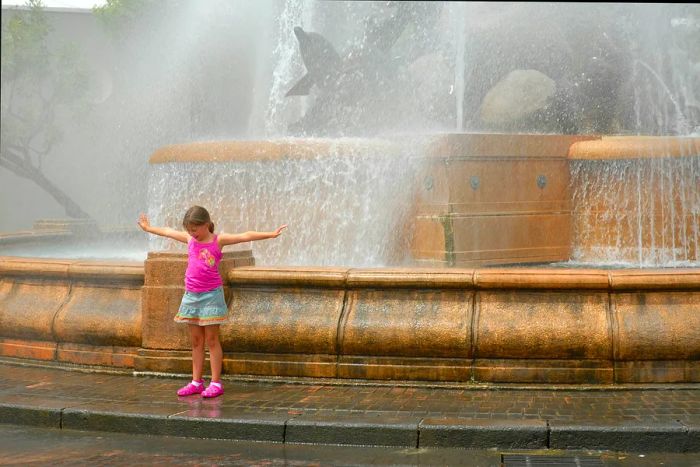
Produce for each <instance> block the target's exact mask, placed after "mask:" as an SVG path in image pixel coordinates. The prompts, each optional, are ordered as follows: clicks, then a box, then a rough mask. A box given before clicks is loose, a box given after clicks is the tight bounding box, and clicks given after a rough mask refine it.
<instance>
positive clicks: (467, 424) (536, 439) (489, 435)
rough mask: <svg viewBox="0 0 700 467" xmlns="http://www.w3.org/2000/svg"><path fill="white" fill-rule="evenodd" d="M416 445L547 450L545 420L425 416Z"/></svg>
mask: <svg viewBox="0 0 700 467" xmlns="http://www.w3.org/2000/svg"><path fill="white" fill-rule="evenodd" d="M418 428H419V430H420V439H419V446H418V447H421V448H423V447H450V448H467V449H489V448H500V449H546V448H547V447H548V446H547V422H546V421H544V420H494V419H488V420H486V419H483V420H482V419H471V418H448V417H446V418H426V419H423V420H422V421H421V423H420V425H419V427H418Z"/></svg>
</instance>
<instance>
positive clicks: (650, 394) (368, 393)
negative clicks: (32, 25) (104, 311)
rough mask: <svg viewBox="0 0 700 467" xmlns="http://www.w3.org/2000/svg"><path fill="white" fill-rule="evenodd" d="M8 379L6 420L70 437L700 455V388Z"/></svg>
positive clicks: (63, 376)
mask: <svg viewBox="0 0 700 467" xmlns="http://www.w3.org/2000/svg"><path fill="white" fill-rule="evenodd" d="M0 374H2V378H0V423H3V424H13V425H15V426H19V425H24V426H34V427H39V428H53V429H55V430H60V431H61V432H69V431H71V430H83V431H103V432H121V433H128V434H132V435H157V436H159V437H165V438H168V437H186V438H200V439H202V440H204V439H207V440H215V439H226V440H238V441H258V442H266V443H272V445H274V446H277V447H279V446H278V445H282V446H293V445H299V444H303V443H313V444H319V445H365V446H389V447H391V449H393V451H391V452H395V451H396V449H400V448H404V449H409V450H411V449H412V450H413V451H412V455H414V454H415V453H418V452H423V451H421V450H422V449H430V450H432V449H435V448H439V449H438V450H439V451H440V449H451V448H470V449H485V448H493V449H501V450H502V449H520V450H549V452H553V451H554V450H581V449H583V450H594V451H613V452H638V453H666V454H665V455H667V456H668V455H671V454H670V453H674V452H675V453H684V452H686V453H700V385H666V386H658V385H657V386H653V387H642V386H622V387H609V386H606V387H585V388H584V387H582V386H576V387H562V386H558V387H550V388H543V387H534V386H530V387H526V386H482V385H469V384H463V385H459V384H454V385H435V384H401V383H392V384H377V383H374V384H368V383H366V382H365V383H362V382H355V384H351V383H352V382H344V384H339V383H338V381H325V380H308V379H307V380H293V381H290V380H270V379H266V380H257V379H253V378H250V379H242V378H235V379H234V378H227V379H225V380H224V383H225V391H226V392H225V394H224V395H223V396H222V397H219V398H216V399H211V400H208V399H202V398H201V397H200V396H190V397H186V398H179V397H177V396H176V395H175V391H176V390H177V389H178V388H179V387H180V386H182V385H183V384H185V383H186V382H187V381H188V379H187V378H173V377H166V376H153V375H150V376H146V375H131V374H112V373H101V372H90V371H69V370H66V369H59V368H55V367H51V366H42V365H30V364H27V363H26V362H18V361H14V360H11V359H4V360H2V361H0ZM110 436H111V435H110ZM176 439H178V438H176ZM5 442H6V441H5ZM229 442H230V441H229ZM277 447H276V448H275V449H277ZM345 447H346V448H347V449H350V447H349V446H345ZM288 449H293V448H288ZM284 452H287V451H284ZM440 452H442V453H443V454H444V453H445V452H446V451H440ZM470 452H471V451H470ZM280 455H281V454H280ZM693 455H694V454H693ZM488 462H490V461H488ZM408 465H412V464H410V462H409V463H408ZM484 465H491V464H488V463H486V464H484ZM634 465H637V464H634ZM654 465H656V464H654ZM667 465H668V464H667ZM690 465H692V464H690ZM698 465H700V463H698Z"/></svg>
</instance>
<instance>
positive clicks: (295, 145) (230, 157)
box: [149, 133, 700, 164]
mask: <svg viewBox="0 0 700 467" xmlns="http://www.w3.org/2000/svg"><path fill="white" fill-rule="evenodd" d="M407 137H409V136H407ZM410 137H411V138H417V140H418V141H420V140H424V141H425V142H426V149H425V154H422V155H421V157H428V158H438V159H439V158H447V159H460V158H467V159H474V158H476V159H478V158H498V157H509V158H513V157H515V158H557V159H567V158H568V159H571V160H614V159H638V158H642V159H643V158H655V157H692V156H698V155H700V138H698V137H671V136H599V135H544V134H543V135H538V134H506V133H445V134H435V135H410ZM400 139H401V138H399V137H397V136H393V137H390V138H387V139H360V138H338V139H330V138H288V139H279V140H241V141H200V142H193V143H184V144H173V145H168V146H164V147H162V148H159V149H157V150H156V151H155V152H154V153H153V154H152V155H151V157H150V159H149V163H151V164H163V163H168V162H231V161H240V162H254V161H273V160H281V159H286V158H293V159H310V158H314V157H317V156H319V155H327V154H342V155H347V156H352V155H359V154H366V150H367V149H368V148H374V149H377V150H379V151H381V154H382V155H386V154H398V153H400V149H399V148H400V145H399V144H397V143H396V141H400Z"/></svg>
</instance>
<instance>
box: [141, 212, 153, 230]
mask: <svg viewBox="0 0 700 467" xmlns="http://www.w3.org/2000/svg"><path fill="white" fill-rule="evenodd" d="M138 224H139V227H141V229H142V230H144V231H146V232H148V229H150V228H151V223H150V222H148V217H146V215H145V214H143V213H141V215H140V216H139V221H138Z"/></svg>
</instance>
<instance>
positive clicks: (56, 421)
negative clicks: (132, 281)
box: [0, 402, 700, 452]
mask: <svg viewBox="0 0 700 467" xmlns="http://www.w3.org/2000/svg"><path fill="white" fill-rule="evenodd" d="M0 423H2V424H9V425H31V426H39V427H50V428H58V429H72V430H83V431H106V432H122V433H131V434H146V435H164V436H177V437H187V438H205V439H231V440H247V441H267V442H279V443H311V444H327V445H359V446H397V447H401V446H403V447H415V448H425V447H445V448H465V449H474V448H482V449H483V448H498V449H591V450H609V451H648V452H700V423H699V424H697V425H695V424H687V423H686V424H683V423H680V422H675V423H673V422H666V423H653V424H635V425H631V424H615V423H611V424H609V425H601V424H595V423H591V424H586V423H564V422H558V421H543V420H506V419H502V420H499V419H470V418H449V417H431V418H421V417H412V416H401V415H399V416H392V415H388V416H387V415H380V414H372V415H368V414H364V413H358V414H353V413H333V412H328V413H313V414H312V413H309V414H301V415H290V414H288V413H287V412H286V411H280V412H278V413H260V414H254V413H244V414H240V416H238V415H236V416H230V417H227V418H208V417H193V416H186V415H182V414H181V413H173V414H143V413H124V412H118V411H100V410H91V409H86V408H80V407H37V406H28V405H26V404H17V403H2V402H0Z"/></svg>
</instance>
